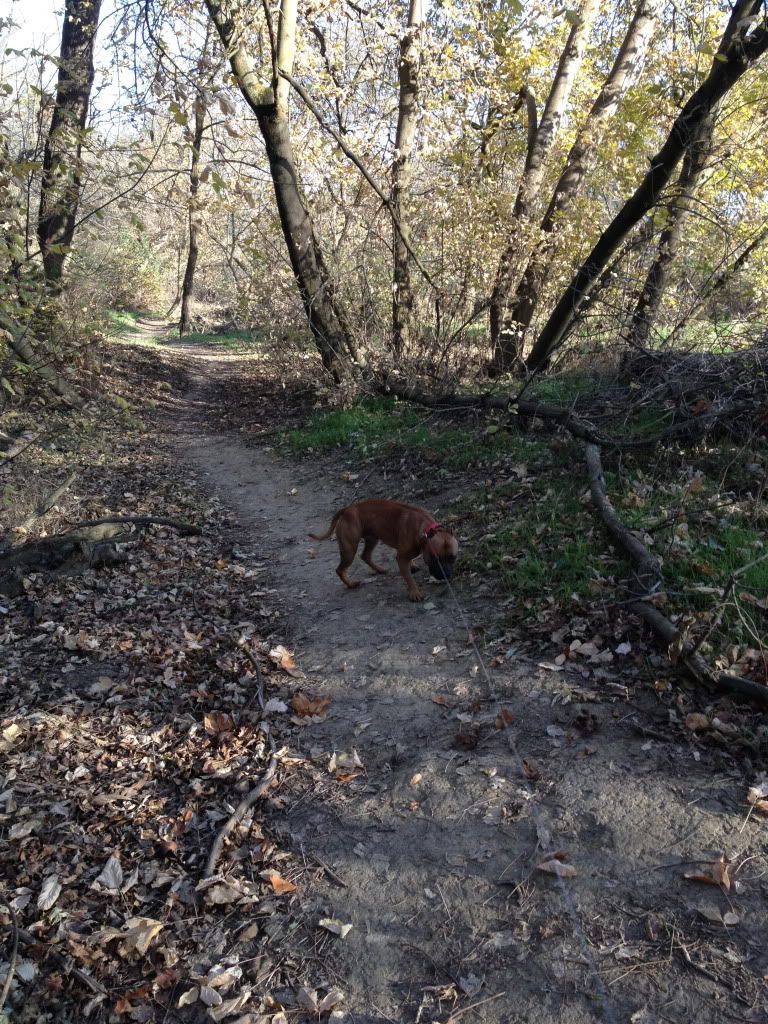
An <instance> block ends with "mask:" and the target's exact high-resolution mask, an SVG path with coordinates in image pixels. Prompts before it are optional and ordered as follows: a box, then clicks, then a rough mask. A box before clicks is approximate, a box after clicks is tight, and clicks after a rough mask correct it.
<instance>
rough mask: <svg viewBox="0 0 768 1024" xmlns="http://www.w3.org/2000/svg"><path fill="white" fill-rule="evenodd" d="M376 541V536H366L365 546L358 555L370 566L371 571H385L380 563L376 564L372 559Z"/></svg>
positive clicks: (377, 539)
mask: <svg viewBox="0 0 768 1024" xmlns="http://www.w3.org/2000/svg"><path fill="white" fill-rule="evenodd" d="M378 543H379V538H378V537H366V539H365V547H364V548H363V553H362V555H361V556H360V557H361V558H362V560H363V561H364V562H365V564H366V565H369V566H370V567H371V571H372V572H381V573H385V572H386V571H387V570H386V569H383V568H382V567H381V566H380V565H377V564H376V563H375V562H374V560H373V549H374V548H375V547H376V545H377V544H378Z"/></svg>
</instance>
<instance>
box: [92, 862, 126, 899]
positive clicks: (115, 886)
mask: <svg viewBox="0 0 768 1024" xmlns="http://www.w3.org/2000/svg"><path fill="white" fill-rule="evenodd" d="M96 883H98V885H99V886H101V887H102V888H104V889H111V890H112V891H113V892H117V891H118V890H119V889H120V887H121V885H122V884H123V869H122V867H121V865H120V858H119V857H117V856H116V855H115V854H114V853H113V854H112V856H111V857H110V858H109V860H108V861H107V863H106V864H105V865H104V867H103V868H102V871H101V874H100V875H98V876H97V878H96V879H95V880H94V885H95V884H96Z"/></svg>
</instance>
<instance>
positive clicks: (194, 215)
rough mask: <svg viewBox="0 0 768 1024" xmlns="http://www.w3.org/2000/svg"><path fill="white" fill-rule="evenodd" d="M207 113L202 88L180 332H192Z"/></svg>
mask: <svg viewBox="0 0 768 1024" xmlns="http://www.w3.org/2000/svg"><path fill="white" fill-rule="evenodd" d="M206 112H207V110H206V102H205V91H204V90H203V89H201V88H198V89H197V90H196V95H195V130H194V133H193V135H192V156H191V159H190V166H189V213H188V224H189V245H188V247H187V264H186V266H185V268H184V280H183V281H182V285H181V315H180V317H179V334H182V335H183V334H189V331H190V306H191V304H192V290H193V288H194V283H195V268H196V267H197V256H198V252H199V249H200V226H201V225H200V221H201V211H200V201H199V199H198V192H199V191H200V152H201V150H202V148H203V135H204V133H205V115H206Z"/></svg>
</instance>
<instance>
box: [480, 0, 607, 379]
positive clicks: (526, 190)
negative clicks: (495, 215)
mask: <svg viewBox="0 0 768 1024" xmlns="http://www.w3.org/2000/svg"><path fill="white" fill-rule="evenodd" d="M598 8H599V3H598V0H584V2H583V3H582V5H581V9H580V11H579V17H578V20H576V21H575V22H574V24H573V25H572V26H571V31H570V32H569V33H568V40H567V42H566V44H565V48H564V49H563V52H562V54H561V56H560V62H559V64H558V67H557V71H556V73H555V78H554V81H553V82H552V88H551V89H550V92H549V96H548V97H547V102H546V104H545V106H544V112H543V113H542V115H541V121H540V123H539V125H538V127H536V124H535V121H536V104H535V101H534V99H533V96H532V94H531V93H530V92H529V91H528V90H527V89H526V91H525V100H526V110H527V114H528V152H527V154H526V160H525V167H524V169H523V176H522V179H521V181H520V186H519V188H518V192H517V197H516V199H515V208H514V222H513V226H512V233H511V236H510V239H509V241H508V243H507V246H506V248H505V249H504V252H503V253H502V256H501V259H500V260H499V266H498V270H497V271H496V281H495V283H494V286H493V292H492V293H491V302H490V326H491V344H492V345H493V360H492V363H491V369H492V370H493V371H494V372H497V373H502V372H504V371H505V370H507V369H509V368H510V366H511V365H513V364H514V362H515V358H516V349H517V346H516V344H515V339H514V336H508V335H507V334H506V333H505V328H504V324H505V322H506V320H507V318H506V309H507V304H508V302H509V295H510V292H511V291H512V286H513V282H514V277H515V274H516V270H517V267H518V265H519V260H518V249H519V246H520V234H521V232H520V228H521V226H522V224H523V223H524V222H525V221H526V220H527V219H528V218H529V216H530V209H531V206H532V204H533V202H534V201H535V199H536V197H537V195H538V193H539V190H540V189H541V184H542V181H543V179H544V172H545V170H546V163H545V160H546V157H547V155H548V153H549V151H550V149H551V148H552V144H553V143H554V141H555V138H556V137H557V133H558V130H559V128H560V122H561V121H562V118H563V114H564V112H565V109H566V107H567V105H568V99H569V97H570V95H571V89H572V88H573V83H574V81H575V79H576V75H577V74H578V72H579V68H580V67H581V62H582V60H583V57H584V49H585V47H586V44H587V40H588V39H589V34H590V31H591V29H592V22H593V21H594V18H595V15H596V13H597V10H598Z"/></svg>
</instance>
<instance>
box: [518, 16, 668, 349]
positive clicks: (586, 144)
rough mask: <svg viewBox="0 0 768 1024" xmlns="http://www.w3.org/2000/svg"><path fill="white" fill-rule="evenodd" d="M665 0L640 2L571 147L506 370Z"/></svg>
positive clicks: (532, 264) (522, 296)
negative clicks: (564, 220)
mask: <svg viewBox="0 0 768 1024" xmlns="http://www.w3.org/2000/svg"><path fill="white" fill-rule="evenodd" d="M660 7H661V3H660V0H640V2H639V3H638V5H637V7H636V9H635V14H634V16H633V18H632V21H631V22H630V24H629V27H628V28H627V32H626V35H625V36H624V40H623V42H622V44H621V47H620V48H619V52H618V53H617V55H616V60H615V61H614V63H613V67H612V68H611V70H610V72H609V74H608V77H607V78H606V79H605V82H604V83H603V87H602V88H601V90H600V92H599V94H598V96H597V98H596V99H595V102H594V103H593V105H592V109H591V110H590V112H589V117H588V118H587V121H586V122H585V123H584V125H583V126H582V128H581V130H580V131H579V134H578V136H577V138H576V141H575V142H574V144H573V146H572V147H571V151H570V153H569V154H568V158H567V160H566V162H565V166H564V167H563V171H562V173H561V175H560V178H559V180H558V182H557V184H556V185H555V189H554V192H553V193H552V198H551V199H550V202H549V206H548V208H547V211H546V213H545V214H544V218H543V220H542V222H541V231H542V232H543V237H542V239H541V240H540V241H539V242H538V243H537V245H536V246H535V248H534V250H533V252H532V253H531V255H530V257H529V260H528V264H527V266H526V268H525V270H524V271H523V274H522V277H521V279H520V282H519V284H518V286H517V291H516V292H515V296H514V298H513V300H512V302H511V304H510V307H509V310H508V312H507V313H506V315H505V317H504V321H503V325H502V333H503V337H504V341H505V343H507V344H508V346H509V347H508V350H505V351H504V353H503V357H502V358H503V362H504V364H505V365H509V364H513V363H515V362H518V361H519V360H520V359H522V356H523V351H524V348H525V339H526V333H527V331H528V328H529V327H530V325H531V320H532V319H533V315H534V313H535V311H536V309H537V307H538V305H539V302H540V300H541V293H542V290H543V288H544V285H545V283H546V281H547V279H548V277H549V272H550V268H551V265H552V259H553V256H554V253H555V247H556V240H557V228H558V223H559V216H560V215H561V214H562V213H563V212H564V211H565V210H566V209H567V207H568V206H569V205H570V204H571V203H572V201H573V200H574V199H575V198H576V196H577V195H578V194H579V193H580V192H581V187H582V185H583V183H584V179H585V177H586V175H587V174H588V173H589V171H590V169H591V168H592V166H593V164H594V159H595V150H596V148H597V146H598V145H599V144H600V140H601V139H602V137H603V133H604V131H605V128H606V126H607V124H608V122H609V121H610V119H611V118H612V117H613V116H614V115H615V113H616V111H617V109H618V106H619V103H620V102H621V98H622V96H623V95H624V92H625V91H626V88H627V85H628V83H629V81H630V79H631V76H632V75H633V74H634V73H635V71H636V69H637V68H638V66H639V65H640V64H641V62H642V60H643V58H644V56H645V51H646V48H647V46H648V41H649V40H650V38H651V35H652V34H653V30H654V28H655V26H656V20H657V18H658V14H659V9H660Z"/></svg>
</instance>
